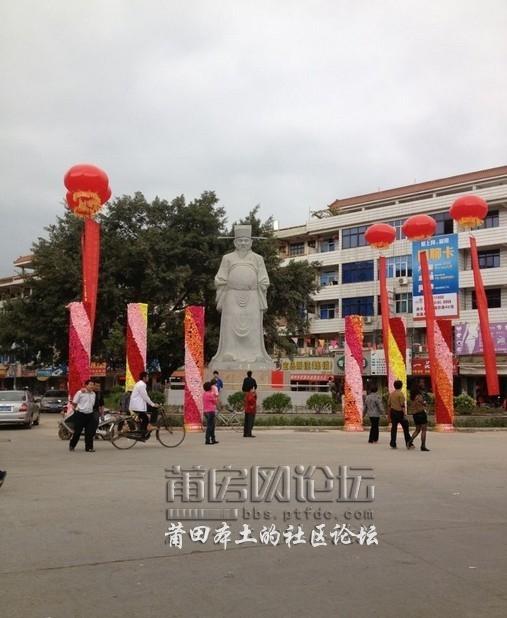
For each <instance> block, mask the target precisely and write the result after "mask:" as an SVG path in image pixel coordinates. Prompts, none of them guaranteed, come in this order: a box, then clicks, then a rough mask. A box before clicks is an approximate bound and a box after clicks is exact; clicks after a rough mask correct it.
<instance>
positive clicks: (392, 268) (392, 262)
mask: <svg viewBox="0 0 507 618" xmlns="http://www.w3.org/2000/svg"><path fill="white" fill-rule="evenodd" d="M387 276H388V277H389V278H390V279H392V278H393V277H411V276H412V256H411V255H397V256H396V257H390V258H388V259H387Z"/></svg>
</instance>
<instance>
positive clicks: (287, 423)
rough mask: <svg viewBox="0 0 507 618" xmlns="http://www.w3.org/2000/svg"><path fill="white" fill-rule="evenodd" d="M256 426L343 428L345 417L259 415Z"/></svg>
mask: <svg viewBox="0 0 507 618" xmlns="http://www.w3.org/2000/svg"><path fill="white" fill-rule="evenodd" d="M255 424H256V425H260V426H262V427H276V426H278V427H319V426H332V427H343V417H339V416H299V415H298V414H295V415H292V414H291V415H290V416H284V415H275V414H270V415H269V416H268V415H257V416H256V419H255Z"/></svg>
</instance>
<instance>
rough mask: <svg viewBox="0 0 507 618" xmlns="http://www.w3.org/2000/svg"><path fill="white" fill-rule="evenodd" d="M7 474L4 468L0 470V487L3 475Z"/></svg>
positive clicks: (2, 482)
mask: <svg viewBox="0 0 507 618" xmlns="http://www.w3.org/2000/svg"><path fill="white" fill-rule="evenodd" d="M6 476H7V472H6V471H5V470H0V487H2V485H3V484H4V481H5V477H6Z"/></svg>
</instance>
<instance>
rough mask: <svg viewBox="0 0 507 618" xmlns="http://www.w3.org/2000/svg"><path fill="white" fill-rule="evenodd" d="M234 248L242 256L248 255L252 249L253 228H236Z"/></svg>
mask: <svg viewBox="0 0 507 618" xmlns="http://www.w3.org/2000/svg"><path fill="white" fill-rule="evenodd" d="M234 246H235V247H236V250H237V251H238V252H239V253H240V254H246V253H248V251H250V249H251V248H252V226H251V225H235V226H234Z"/></svg>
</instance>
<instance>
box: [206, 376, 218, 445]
mask: <svg viewBox="0 0 507 618" xmlns="http://www.w3.org/2000/svg"><path fill="white" fill-rule="evenodd" d="M203 389H204V393H203V395H202V403H203V408H204V417H205V419H206V442H205V444H218V442H217V440H216V439H215V417H216V411H217V401H218V394H217V392H216V389H214V388H212V386H211V382H205V383H204V384H203Z"/></svg>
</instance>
